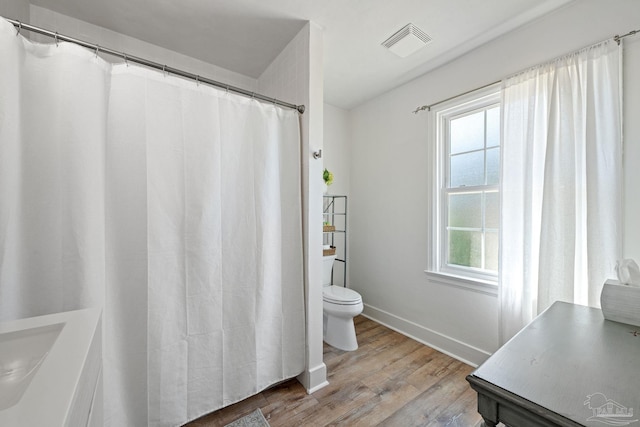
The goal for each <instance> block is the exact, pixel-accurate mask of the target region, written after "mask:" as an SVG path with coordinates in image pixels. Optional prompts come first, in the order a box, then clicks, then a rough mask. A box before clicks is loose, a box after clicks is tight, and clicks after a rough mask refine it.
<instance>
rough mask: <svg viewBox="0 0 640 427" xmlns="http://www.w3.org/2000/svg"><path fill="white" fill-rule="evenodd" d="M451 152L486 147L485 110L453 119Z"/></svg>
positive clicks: (451, 125)
mask: <svg viewBox="0 0 640 427" xmlns="http://www.w3.org/2000/svg"><path fill="white" fill-rule="evenodd" d="M450 129H451V147H450V148H451V151H450V153H451V154H456V153H462V152H465V151H472V150H479V149H481V148H484V111H479V112H477V113H474V114H470V115H468V116H464V117H460V118H459V119H454V120H451V124H450Z"/></svg>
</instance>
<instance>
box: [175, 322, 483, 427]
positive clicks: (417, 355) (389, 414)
mask: <svg viewBox="0 0 640 427" xmlns="http://www.w3.org/2000/svg"><path fill="white" fill-rule="evenodd" d="M355 326H356V334H357V336H358V344H359V348H358V350H356V351H353V352H345V351H341V350H337V349H335V348H333V347H330V346H328V345H326V344H325V345H324V362H325V364H326V365H327V371H328V380H329V385H328V386H326V387H324V388H322V389H321V390H318V391H317V392H315V393H313V394H311V395H309V394H307V393H306V392H305V390H304V388H303V387H302V386H301V385H300V384H299V383H298V382H297V381H296V380H290V381H287V382H285V383H282V384H280V385H278V386H276V387H273V388H271V389H269V390H265V391H263V392H262V393H260V394H257V395H255V396H253V397H250V398H248V399H245V400H243V401H242V402H239V403H236V404H235V405H231V406H229V407H226V408H223V409H221V410H219V411H216V412H213V413H211V414H209V415H206V416H204V417H202V418H199V419H197V420H195V421H193V422H192V423H189V424H187V426H188V427H205V426H206V427H214V426H224V425H226V424H228V423H230V422H232V421H235V420H236V419H238V418H240V417H242V416H244V415H246V414H248V413H250V412H252V411H254V410H255V409H257V408H260V409H261V410H262V413H263V414H264V416H265V417H266V418H267V420H268V421H269V424H270V425H271V426H272V427H280V426H286V427H288V426H318V427H320V426H366V427H368V426H393V427H395V426H398V427H409V426H447V427H475V426H480V421H481V418H480V415H478V413H477V410H476V408H477V406H476V394H475V392H473V391H472V390H471V388H470V387H469V384H468V383H467V381H466V380H465V377H466V376H467V375H468V374H469V373H470V372H471V371H472V370H473V368H472V367H470V366H468V365H466V364H464V363H462V362H460V361H458V360H456V359H453V358H452V357H449V356H447V355H445V354H442V353H440V352H438V351H436V350H433V349H432V348H429V347H427V346H425V345H423V344H420V343H419V342H417V341H414V340H412V339H410V338H407V337H405V336H404V335H401V334H399V333H397V332H395V331H392V330H391V329H389V328H386V327H384V326H382V325H380V324H378V323H376V322H373V321H371V320H369V319H367V318H365V317H363V316H358V317H356V318H355Z"/></svg>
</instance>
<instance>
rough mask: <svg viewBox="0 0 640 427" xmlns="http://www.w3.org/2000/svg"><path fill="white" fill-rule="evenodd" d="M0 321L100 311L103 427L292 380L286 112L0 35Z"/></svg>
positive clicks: (294, 297) (162, 416) (157, 421)
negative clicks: (96, 308)
mask: <svg viewBox="0 0 640 427" xmlns="http://www.w3.org/2000/svg"><path fill="white" fill-rule="evenodd" d="M0 55H2V58H3V60H2V62H0V320H7V319H14V318H19V317H28V316H34V315H39V314H46V313H52V312H58V311H63V310H73V309H79V308H84V307H89V306H102V307H103V328H104V341H103V360H104V369H103V373H104V396H105V397H104V401H105V425H106V426H142V425H154V426H155V425H157V426H165V425H166V426H174V425H182V424H184V423H186V422H188V421H189V420H192V419H194V418H196V417H198V416H200V415H203V414H205V413H208V412H211V411H214V410H216V409H218V408H220V407H222V406H226V405H229V404H231V403H233V402H236V401H238V400H241V399H243V398H245V397H248V396H250V395H252V394H255V393H256V392H258V391H260V390H262V389H264V388H266V387H268V386H269V385H271V384H273V383H276V382H278V381H281V380H283V379H286V378H291V377H293V376H295V375H297V374H299V373H300V372H302V371H303V369H304V357H305V336H304V322H305V316H304V287H303V271H302V268H303V262H302V255H303V254H302V224H301V221H302V206H301V203H302V202H301V177H300V170H301V168H300V135H299V118H298V113H297V112H295V111H293V110H284V109H281V108H277V107H275V106H273V105H270V104H263V103H259V102H256V101H254V100H251V99H248V98H244V97H240V96H236V95H233V94H227V93H225V92H224V91H218V90H216V89H214V88H211V87H207V86H204V85H197V84H196V82H191V81H185V80H182V79H179V78H176V77H172V76H164V75H163V74H162V73H158V72H155V71H151V70H146V69H142V68H139V67H134V66H126V65H117V66H113V67H112V66H111V65H109V64H107V63H105V62H104V61H102V60H101V59H100V58H96V55H95V53H94V52H90V51H86V50H85V49H83V48H80V47H78V46H74V45H70V44H67V43H60V44H59V46H56V45H55V44H52V45H39V44H32V43H31V42H29V41H28V40H26V39H24V38H23V37H22V36H18V37H16V32H15V29H14V28H13V26H12V25H11V24H9V23H7V22H6V21H4V20H0Z"/></svg>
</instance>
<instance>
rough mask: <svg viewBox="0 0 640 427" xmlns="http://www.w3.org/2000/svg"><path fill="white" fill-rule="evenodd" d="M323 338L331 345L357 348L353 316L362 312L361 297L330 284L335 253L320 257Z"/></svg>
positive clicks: (352, 291)
mask: <svg viewBox="0 0 640 427" xmlns="http://www.w3.org/2000/svg"><path fill="white" fill-rule="evenodd" d="M322 258H323V259H322V284H323V287H322V308H323V338H324V341H325V342H326V343H327V344H329V345H330V346H332V347H335V348H338V349H340V350H346V351H353V350H357V349H358V341H357V339H356V329H355V327H354V325H353V318H354V317H355V316H357V315H358V314H360V313H362V310H363V308H364V306H363V304H362V297H361V296H360V294H359V293H357V292H356V291H354V290H353V289H349V288H345V287H342V286H333V285H331V270H332V268H333V261H334V260H335V258H336V257H335V255H331V256H325V257H322Z"/></svg>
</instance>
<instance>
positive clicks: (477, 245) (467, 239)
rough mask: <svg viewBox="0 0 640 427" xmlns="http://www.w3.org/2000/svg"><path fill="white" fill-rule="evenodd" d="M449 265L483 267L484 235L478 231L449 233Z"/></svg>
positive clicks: (452, 231) (451, 231) (453, 231)
mask: <svg viewBox="0 0 640 427" xmlns="http://www.w3.org/2000/svg"><path fill="white" fill-rule="evenodd" d="M448 263H449V264H453V265H461V266H464V267H476V268H481V267H482V233H480V232H477V231H459V230H450V231H449V261H448Z"/></svg>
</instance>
